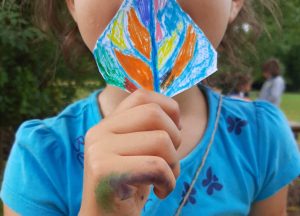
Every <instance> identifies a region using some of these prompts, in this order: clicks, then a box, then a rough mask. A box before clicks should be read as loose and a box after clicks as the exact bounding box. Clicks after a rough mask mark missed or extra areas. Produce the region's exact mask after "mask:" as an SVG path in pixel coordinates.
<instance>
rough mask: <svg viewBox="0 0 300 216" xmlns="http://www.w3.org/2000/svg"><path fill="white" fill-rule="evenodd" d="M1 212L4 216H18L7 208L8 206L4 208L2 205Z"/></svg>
mask: <svg viewBox="0 0 300 216" xmlns="http://www.w3.org/2000/svg"><path fill="white" fill-rule="evenodd" d="M3 212H4V214H3V215H4V216H18V214H17V213H16V212H14V211H13V210H11V209H10V208H8V206H6V205H5V204H3Z"/></svg>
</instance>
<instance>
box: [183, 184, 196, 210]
mask: <svg viewBox="0 0 300 216" xmlns="http://www.w3.org/2000/svg"><path fill="white" fill-rule="evenodd" d="M183 185H184V190H183V191H182V194H181V197H182V201H181V202H183V200H184V197H185V196H186V194H187V192H188V190H189V188H190V185H189V184H188V183H187V182H183ZM196 193H197V191H196V189H195V188H193V189H192V191H191V193H190V195H189V198H188V199H187V200H186V202H185V204H184V206H186V205H187V204H188V203H191V204H192V205H194V204H196V202H197V200H196V198H195V195H196Z"/></svg>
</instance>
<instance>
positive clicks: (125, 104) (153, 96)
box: [114, 89, 181, 130]
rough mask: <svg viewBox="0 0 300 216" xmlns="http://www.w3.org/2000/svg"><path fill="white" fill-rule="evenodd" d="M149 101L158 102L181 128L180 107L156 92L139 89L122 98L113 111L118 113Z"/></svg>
mask: <svg viewBox="0 0 300 216" xmlns="http://www.w3.org/2000/svg"><path fill="white" fill-rule="evenodd" d="M150 103H155V104H158V105H159V106H160V107H161V108H162V109H163V111H164V112H166V114H167V115H168V116H169V117H170V118H171V119H172V120H173V122H174V123H175V125H176V126H177V127H178V129H179V130H181V123H180V109H179V105H178V103H177V102H176V101H175V100H174V99H172V98H169V97H167V96H164V95H162V94H159V93H156V92H152V91H147V90H143V89H139V90H137V91H135V92H134V93H132V94H131V95H129V96H128V97H127V98H126V99H125V100H123V101H122V102H121V103H120V104H119V106H118V107H117V109H116V110H115V111H114V113H119V112H122V111H124V110H128V109H131V108H133V107H136V106H140V105H143V104H150Z"/></svg>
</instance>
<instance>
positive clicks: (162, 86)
mask: <svg viewBox="0 0 300 216" xmlns="http://www.w3.org/2000/svg"><path fill="white" fill-rule="evenodd" d="M94 56H95V59H96V62H97V65H98V68H99V71H100V72H101V74H102V76H103V78H104V79H105V81H106V82H107V84H109V85H113V86H117V87H119V88H121V89H124V90H126V91H128V92H133V91H135V90H136V89H138V88H144V89H147V90H151V91H155V92H158V93H161V94H164V95H166V96H170V97H172V96H174V95H176V94H179V93H181V92H183V91H184V90H187V89H189V88H191V87H193V86H194V85H196V84H197V83H199V82H200V81H201V80H203V79H205V78H206V77H208V76H209V75H211V74H212V73H214V72H215V71H217V53H216V51H215V50H214V48H213V46H212V45H211V43H210V42H209V40H208V39H207V38H206V36H205V35H204V33H203V32H202V30H201V29H200V28H199V27H198V26H197V24H195V23H194V21H193V20H192V19H191V18H190V17H189V15H188V14H187V13H185V12H184V11H183V10H182V8H181V7H180V5H179V4H178V3H177V1H176V0H124V2H123V3H122V5H121V7H120V9H119V11H118V12H117V13H116V15H115V17H114V18H113V19H112V21H111V22H110V23H109V25H108V26H107V28H106V29H105V31H104V32H103V33H102V34H101V36H100V38H99V39H98V41H97V43H96V45H95V49H94Z"/></svg>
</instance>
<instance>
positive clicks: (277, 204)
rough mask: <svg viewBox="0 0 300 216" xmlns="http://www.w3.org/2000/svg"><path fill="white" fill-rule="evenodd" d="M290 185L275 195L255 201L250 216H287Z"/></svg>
mask: <svg viewBox="0 0 300 216" xmlns="http://www.w3.org/2000/svg"><path fill="white" fill-rule="evenodd" d="M287 194H288V187H285V188H283V189H281V190H280V191H279V192H278V193H276V194H275V195H274V196H272V197H270V198H268V199H266V200H263V201H260V202H257V203H254V204H253V206H252V208H251V213H250V216H260V215H264V216H286V211H287V209H286V206H287Z"/></svg>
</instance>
